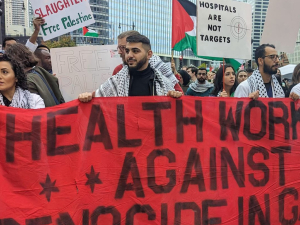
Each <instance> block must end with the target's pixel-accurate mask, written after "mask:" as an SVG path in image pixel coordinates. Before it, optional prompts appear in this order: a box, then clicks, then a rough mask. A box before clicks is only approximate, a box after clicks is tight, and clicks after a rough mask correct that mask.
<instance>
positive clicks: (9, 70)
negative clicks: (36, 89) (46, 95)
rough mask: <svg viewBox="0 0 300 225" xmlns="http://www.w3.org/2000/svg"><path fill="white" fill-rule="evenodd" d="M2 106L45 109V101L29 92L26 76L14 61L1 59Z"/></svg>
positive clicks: (0, 97) (0, 92)
mask: <svg viewBox="0 0 300 225" xmlns="http://www.w3.org/2000/svg"><path fill="white" fill-rule="evenodd" d="M0 105H2V106H10V107H16V108H23V109H40V108H45V104H44V101H43V99H42V98H41V97H40V96H39V95H37V94H33V93H30V92H29V91H28V90H27V80H26V75H25V73H24V71H23V69H22V67H21V65H20V64H19V62H17V61H16V60H14V59H11V58H10V57H9V56H7V55H6V54H4V55H3V56H1V57H0Z"/></svg>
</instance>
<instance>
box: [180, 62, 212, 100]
mask: <svg viewBox="0 0 300 225" xmlns="http://www.w3.org/2000/svg"><path fill="white" fill-rule="evenodd" d="M213 88H214V85H213V84H211V83H209V82H208V81H207V71H206V69H205V68H199V69H198V73H197V80H196V81H195V82H193V83H191V84H190V86H189V88H188V89H187V91H186V93H185V95H191V96H200V97H205V96H210V93H211V92H212V90H213Z"/></svg>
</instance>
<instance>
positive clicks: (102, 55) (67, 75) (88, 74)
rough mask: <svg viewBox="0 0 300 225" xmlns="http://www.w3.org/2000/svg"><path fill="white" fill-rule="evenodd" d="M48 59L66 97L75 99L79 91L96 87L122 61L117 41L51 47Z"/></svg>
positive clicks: (88, 90) (86, 90)
mask: <svg viewBox="0 0 300 225" xmlns="http://www.w3.org/2000/svg"><path fill="white" fill-rule="evenodd" d="M51 60H52V69H53V73H55V74H56V76H57V78H58V79H59V87H60V90H61V92H62V95H63V96H64V98H65V100H66V101H71V100H74V99H77V98H78V95H79V94H80V93H83V92H93V91H95V90H96V89H97V88H99V86H100V85H101V84H102V83H103V82H104V81H105V80H107V79H108V78H109V77H111V76H112V73H113V70H114V68H115V67H116V66H117V65H119V64H121V63H122V59H121V58H120V56H119V54H118V51H117V46H116V45H95V46H80V47H72V48H70V47H68V48H53V49H51Z"/></svg>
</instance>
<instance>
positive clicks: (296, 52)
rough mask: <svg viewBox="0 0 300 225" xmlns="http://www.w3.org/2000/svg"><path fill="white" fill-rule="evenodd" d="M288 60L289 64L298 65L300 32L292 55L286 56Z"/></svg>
mask: <svg viewBox="0 0 300 225" xmlns="http://www.w3.org/2000/svg"><path fill="white" fill-rule="evenodd" d="M287 57H288V59H289V63H291V64H298V63H300V31H299V33H298V39H297V42H296V47H295V50H294V52H293V53H291V54H287Z"/></svg>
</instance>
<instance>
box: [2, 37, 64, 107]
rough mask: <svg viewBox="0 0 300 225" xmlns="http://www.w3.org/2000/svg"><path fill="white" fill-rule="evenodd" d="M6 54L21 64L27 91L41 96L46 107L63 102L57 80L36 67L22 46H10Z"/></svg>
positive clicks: (28, 51)
mask: <svg viewBox="0 0 300 225" xmlns="http://www.w3.org/2000/svg"><path fill="white" fill-rule="evenodd" d="M6 54H7V55H9V56H10V57H11V58H13V59H15V60H17V61H18V62H20V63H21V65H22V67H23V68H24V71H25V73H26V75H27V85H28V90H29V91H30V92H31V93H35V94H38V95H40V96H41V98H42V99H43V100H44V103H45V106H46V107H51V106H56V105H59V104H61V103H64V102H65V100H64V98H63V96H62V94H61V92H60V90H59V85H58V79H57V78H56V77H55V76H53V75H52V74H50V73H48V72H47V71H46V70H44V69H43V68H41V67H39V66H37V64H38V60H37V58H36V57H35V56H34V54H33V53H32V52H31V51H30V50H29V49H28V48H27V47H26V46H24V45H22V44H20V43H17V44H14V45H12V46H11V47H10V48H9V49H8V50H7V51H6Z"/></svg>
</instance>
